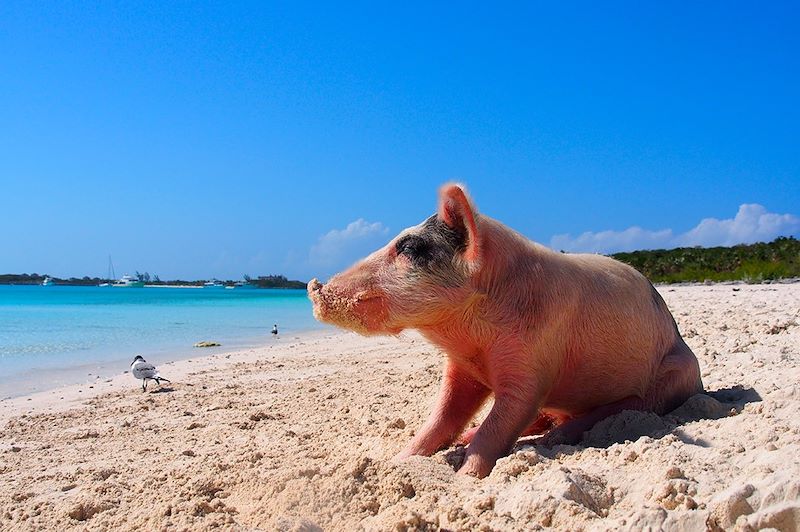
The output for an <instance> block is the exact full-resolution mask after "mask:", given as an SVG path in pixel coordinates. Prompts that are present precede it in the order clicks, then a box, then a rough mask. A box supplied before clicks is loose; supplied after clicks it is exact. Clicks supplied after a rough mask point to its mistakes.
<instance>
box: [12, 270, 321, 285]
mask: <svg viewBox="0 0 800 532" xmlns="http://www.w3.org/2000/svg"><path fill="white" fill-rule="evenodd" d="M133 277H135V278H136V279H138V280H139V281H142V282H144V283H145V285H146V286H198V287H200V286H203V285H204V284H205V283H207V282H208V281H210V280H211V279H201V280H197V281H184V280H181V279H175V280H172V281H162V280H161V279H159V277H158V275H150V274H149V273H147V272H145V273H139V272H136V275H134V276H133ZM47 278H50V279H51V280H52V281H53V283H54V284H56V285H68V286H98V285H100V284H103V283H112V282H114V281H115V279H102V278H100V277H88V276H87V277H69V278H67V279H61V278H58V277H53V276H52V275H44V274H41V275H40V274H38V273H30V274H28V273H22V274H14V273H7V274H0V284H13V285H36V284H42V282H44V280H45V279H47ZM220 282H221V283H222V284H223V285H225V286H236V285H237V283H244V284H246V285H250V286H251V287H255V288H300V289H305V287H306V284H307V283H305V282H303V281H291V280H289V279H287V278H286V276H284V275H262V276H259V277H256V278H252V277H250V276H249V275H245V276H244V281H232V280H228V281H220Z"/></svg>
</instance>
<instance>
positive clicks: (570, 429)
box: [537, 339, 703, 446]
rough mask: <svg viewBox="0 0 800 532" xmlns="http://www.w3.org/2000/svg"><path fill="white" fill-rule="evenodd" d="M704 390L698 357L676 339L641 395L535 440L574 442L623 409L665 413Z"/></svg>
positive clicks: (542, 442)
mask: <svg viewBox="0 0 800 532" xmlns="http://www.w3.org/2000/svg"><path fill="white" fill-rule="evenodd" d="M702 391H703V383H702V381H701V380H700V368H699V366H698V364H697V358H696V357H695V356H694V354H693V353H692V351H691V350H690V349H689V347H688V346H687V345H686V344H685V343H684V342H683V340H680V339H679V340H678V342H677V343H676V344H675V346H674V347H673V348H672V349H671V350H670V351H669V353H667V355H666V356H664V358H663V359H662V361H661V364H660V365H659V367H658V370H657V371H656V375H655V378H654V379H653V382H652V383H651V385H650V388H649V389H648V391H647V393H646V394H645V396H644V397H636V396H630V397H626V398H624V399H621V400H619V401H615V402H613V403H609V404H606V405H601V406H599V407H597V408H595V409H593V410H590V411H589V412H586V413H583V414H581V415H579V416H576V417H574V418H572V419H569V420H566V421H564V423H562V424H560V425H558V426H557V427H555V428H554V429H553V430H551V431H550V432H548V433H547V434H546V435H545V436H543V437H542V438H540V439H539V440H538V442H537V443H539V444H540V445H545V446H552V445H557V444H562V443H563V444H570V445H573V444H576V443H578V442H579V441H580V440H581V439H582V438H583V433H584V432H586V431H588V430H591V428H592V427H594V425H595V424H596V423H597V422H598V421H601V420H603V419H605V418H607V417H609V416H613V415H614V414H619V413H620V412H622V411H623V410H642V411H647V412H655V413H656V414H658V415H664V414H666V413H667V412H671V411H672V410H674V409H676V408H678V407H679V406H681V405H682V404H683V403H684V402H686V400H687V399H688V398H689V397H691V396H692V395H694V394H696V393H700V392H702Z"/></svg>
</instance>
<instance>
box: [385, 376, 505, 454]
mask: <svg viewBox="0 0 800 532" xmlns="http://www.w3.org/2000/svg"><path fill="white" fill-rule="evenodd" d="M488 396H489V388H487V387H486V386H484V385H483V384H481V383H479V382H478V381H476V380H475V379H473V378H472V377H470V376H469V375H468V374H467V373H466V372H464V371H463V370H461V369H460V368H458V367H457V366H456V365H455V364H453V363H452V362H450V361H448V362H447V366H446V367H445V371H444V376H443V378H442V385H441V388H440V390H439V398H438V399H437V402H436V407H435V408H434V409H433V411H432V412H431V414H430V416H429V417H428V420H427V421H426V422H425V424H424V425H423V426H422V428H421V429H420V430H419V431H418V432H417V434H416V436H414V439H412V440H411V441H410V442H409V444H408V445H407V446H406V448H405V449H403V450H402V451H401V452H400V453H399V454H397V455H396V456H395V460H402V459H404V458H408V457H409V456H414V455H422V456H430V455H432V454H433V453H435V452H436V451H438V450H439V449H441V448H442V447H446V446H447V445H450V444H451V443H453V441H454V440H455V439H456V437H457V436H458V435H459V434H460V433H461V431H462V430H464V427H465V426H466V425H467V423H468V422H469V420H470V419H471V418H472V416H474V415H475V412H477V411H478V409H479V408H480V407H481V405H482V404H483V402H484V401H485V400H486V398H487V397H488Z"/></svg>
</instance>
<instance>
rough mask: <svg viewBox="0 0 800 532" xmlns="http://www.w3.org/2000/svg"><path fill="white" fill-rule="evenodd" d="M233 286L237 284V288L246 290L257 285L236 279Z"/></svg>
mask: <svg viewBox="0 0 800 532" xmlns="http://www.w3.org/2000/svg"><path fill="white" fill-rule="evenodd" d="M233 286H235V287H236V289H237V290H239V289H242V288H243V289H245V290H246V289H248V288H256V285H254V284H252V283H249V282H247V281H236V282H235V283H233Z"/></svg>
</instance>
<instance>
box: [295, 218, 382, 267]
mask: <svg viewBox="0 0 800 532" xmlns="http://www.w3.org/2000/svg"><path fill="white" fill-rule="evenodd" d="M388 233H389V229H388V228H387V227H385V226H384V225H383V224H382V223H380V222H372V223H370V222H367V221H365V220H364V219H363V218H359V219H358V220H356V221H354V222H350V223H349V224H347V227H345V228H344V229H331V230H330V231H328V232H327V233H326V234H324V235H322V236H321V237H319V240H317V243H316V244H314V245H313V246H311V250H310V251H309V254H308V258H309V262H310V263H311V264H312V265H314V266H317V267H321V268H331V267H343V266H347V265H348V264H350V263H353V262H355V261H356V260H357V259H359V258H361V257H362V256H364V255H366V254H367V253H369V252H370V251H373V250H374V249H375V248H377V246H378V245H382V244H384V243H385V242H383V240H384V239H385V237H386V235H388Z"/></svg>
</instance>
